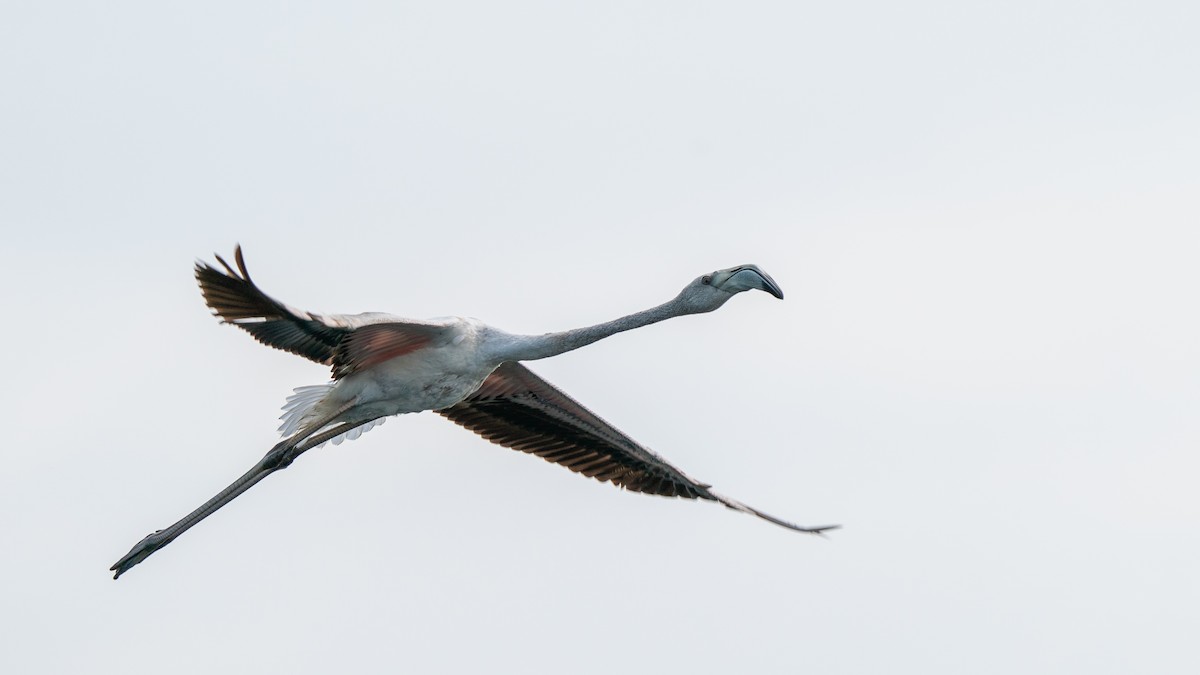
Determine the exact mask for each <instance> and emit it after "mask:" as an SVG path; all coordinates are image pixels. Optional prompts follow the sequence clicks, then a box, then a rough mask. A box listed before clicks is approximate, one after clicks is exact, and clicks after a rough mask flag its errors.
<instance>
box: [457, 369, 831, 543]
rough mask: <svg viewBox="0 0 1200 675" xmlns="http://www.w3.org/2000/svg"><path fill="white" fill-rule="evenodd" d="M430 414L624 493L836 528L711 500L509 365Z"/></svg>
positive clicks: (706, 490)
mask: <svg viewBox="0 0 1200 675" xmlns="http://www.w3.org/2000/svg"><path fill="white" fill-rule="evenodd" d="M437 412H438V413H439V414H441V415H443V416H445V417H446V418H448V419H449V420H450V421H452V422H454V423H455V424H458V425H460V426H463V427H465V428H467V429H469V430H471V431H473V432H475V433H477V434H479V435H480V436H482V437H484V438H485V439H487V440H489V441H491V442H493V443H496V444H498V445H502V446H504V447H506V448H512V449H514V450H520V451H521V452H527V453H530V454H533V455H537V456H539V457H541V458H542V459H545V460H547V461H550V462H554V463H555V464H561V465H562V466H565V467H567V468H568V469H570V470H571V471H574V472H576V473H581V474H583V475H585V476H588V477H590V478H595V479H596V480H599V481H608V482H611V483H613V484H614V485H618V486H620V487H623V488H625V489H627V490H632V491H634V492H645V493H649V494H656V495H664V496H668V497H683V498H685V499H708V500H712V501H715V502H720V503H721V504H724V505H725V506H728V507H729V508H731V509H736V510H738V511H742V512H745V513H750V514H753V515H756V516H758V517H760V518H764V519H766V520H769V521H771V522H772V523H775V524H777V525H782V526H783V527H787V528H790V529H793V530H799V531H801V532H814V533H819V532H821V531H823V530H828V529H833V527H836V526H829V527H818V528H807V527H800V526H799V525H795V524H792V523H789V522H787V521H784V520H780V519H778V518H775V517H773V516H770V515H768V514H765V513H763V512H761V511H758V510H756V509H753V508H750V507H749V506H746V505H745V504H742V503H741V502H738V501H735V500H732V499H729V498H727V497H724V496H722V495H719V494H717V493H715V492H713V491H712V490H711V489H710V487H711V486H709V485H707V484H705V483H701V482H699V481H697V480H695V479H693V478H691V477H690V476H688V475H687V474H685V473H684V472H683V471H680V470H679V469H677V468H676V467H674V466H672V465H671V464H670V463H668V462H667V461H666V460H665V459H663V458H662V457H659V456H658V455H657V454H655V453H654V452H652V451H651V450H650V449H649V448H646V447H645V446H642V445H640V444H639V443H638V442H637V441H634V440H633V439H632V438H630V437H628V436H626V435H625V434H623V433H621V432H620V431H618V430H617V429H616V428H614V427H613V426H612V425H610V424H609V423H607V422H605V421H604V420H602V419H600V418H599V417H598V416H596V415H595V414H593V413H592V412H591V411H590V410H588V409H587V408H585V407H583V406H582V405H580V404H579V403H577V402H576V401H575V400H573V399H572V398H570V397H569V396H567V395H566V394H564V393H562V392H561V391H559V390H558V389H557V388H555V387H554V386H553V385H551V384H550V383H548V382H546V381H545V380H543V379H542V378H540V377H538V376H537V375H534V374H533V373H532V372H530V370H529V369H528V368H526V367H525V366H523V365H521V364H519V363H516V362H511V361H510V362H508V363H504V364H503V365H501V366H500V367H499V368H497V369H496V370H495V371H494V372H493V373H492V374H491V375H490V376H488V378H487V379H486V380H485V381H484V383H483V384H482V385H481V386H480V387H479V389H478V390H476V391H475V393H473V394H471V395H470V396H468V397H467V398H466V399H464V400H463V401H461V402H460V403H458V404H456V405H453V406H451V407H449V408H445V409H442V410H439V411H437Z"/></svg>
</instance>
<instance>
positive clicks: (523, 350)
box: [497, 296, 695, 361]
mask: <svg viewBox="0 0 1200 675" xmlns="http://www.w3.org/2000/svg"><path fill="white" fill-rule="evenodd" d="M694 312H695V310H689V309H688V308H687V307H686V306H685V304H684V303H683V302H682V296H680V297H676V298H675V299H674V300H671V301H670V302H665V303H663V304H661V305H659V306H657V307H651V308H650V309H647V310H644V311H641V312H636V313H634V314H630V315H629V316H623V317H621V318H619V319H614V320H612V321H606V322H604V323H599V324H596V325H595V326H588V327H587V328H576V329H573V330H566V331H561V332H558V333H546V334H544V335H511V336H506V337H507V338H508V339H506V340H503V342H502V344H500V345H499V349H498V350H497V355H498V358H499V360H501V361H533V360H535V359H544V358H547V357H550V356H557V355H558V354H563V353H565V352H569V351H571V350H573V349H579V348H580V347H583V346H585V345H590V344H592V343H593V342H595V341H597V340H602V339H604V338H606V337H608V336H610V335H616V334H617V333H621V332H624V331H627V330H633V329H634V328H641V327H642V326H649V325H650V324H652V323H658V322H659V321H662V320H664V319H670V318H672V317H676V316H682V315H684V314H692V313H694Z"/></svg>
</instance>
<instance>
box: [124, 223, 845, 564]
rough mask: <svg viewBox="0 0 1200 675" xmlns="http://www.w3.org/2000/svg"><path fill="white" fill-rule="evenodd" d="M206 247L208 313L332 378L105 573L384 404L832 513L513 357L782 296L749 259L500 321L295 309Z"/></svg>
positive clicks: (518, 442) (671, 488) (644, 472)
mask: <svg viewBox="0 0 1200 675" xmlns="http://www.w3.org/2000/svg"><path fill="white" fill-rule="evenodd" d="M216 259H217V262H218V263H220V265H221V267H223V268H224V271H222V270H219V269H217V268H216V267H213V266H211V265H209V264H207V263H203V262H197V263H196V280H197V281H198V282H199V284H200V290H201V292H202V293H203V294H204V300H205V302H207V303H208V306H209V307H210V308H211V309H212V310H213V313H214V314H215V315H216V316H218V317H220V318H221V319H222V320H223V322H224V323H231V324H233V325H235V326H237V327H238V328H241V329H243V330H245V331H247V332H248V333H250V334H251V335H252V336H254V339H256V340H258V341H259V342H261V343H263V344H265V345H267V346H270V347H274V348H276V349H282V350H284V351H288V352H291V353H293V354H297V355H299V356H303V357H305V358H307V359H311V360H313V361H316V362H317V363H322V364H325V365H328V366H331V367H332V368H333V378H334V379H333V381H332V382H330V383H328V384H323V385H316V386H309V387H300V388H298V389H296V391H295V393H294V394H293V395H292V396H290V397H288V402H287V404H286V405H285V406H284V415H283V417H282V418H281V419H282V420H283V425H282V426H281V427H280V431H281V432H282V433H283V435H284V439H283V440H282V441H280V442H279V443H278V444H276V445H275V447H273V448H271V450H270V451H269V452H267V454H266V455H265V456H264V457H263V458H262V459H261V460H260V461H259V462H258V463H257V464H255V465H254V467H253V468H251V469H250V470H249V471H247V472H246V473H245V474H244V475H243V476H242V477H241V478H239V479H237V480H236V481H234V482H233V484H231V485H230V486H229V487H227V488H225V489H224V490H222V491H221V492H220V493H219V494H217V495H216V496H215V497H213V498H212V499H210V500H208V501H207V502H205V503H204V504H203V505H202V506H200V507H199V508H197V509H196V510H195V511H192V512H191V513H189V514H188V515H187V516H185V517H184V518H183V519H182V520H180V521H179V522H177V523H175V524H174V525H171V526H170V527H168V528H166V529H165V530H158V531H156V532H154V533H153V534H150V535H149V536H147V537H146V538H144V539H142V540H141V541H140V542H138V543H137V544H136V545H134V547H133V548H132V549H131V550H130V551H129V553H127V554H126V555H125V556H124V557H123V558H121V559H120V560H118V561H117V562H116V564H114V565H113V566H112V567H111V568H110V569H111V570H114V571H115V572H116V573H115V574H114V575H113V578H114V579H116V578H118V577H120V576H121V575H122V574H124V573H125V572H127V571H128V570H129V569H130V568H131V567H133V566H134V565H137V564H138V563H140V562H141V561H143V560H145V559H146V558H147V557H148V556H150V554H152V553H154V552H155V551H157V550H158V549H160V548H162V547H164V546H166V545H167V544H169V543H171V542H172V541H173V540H174V539H175V538H176V537H178V536H179V535H180V534H182V533H183V532H185V531H186V530H187V529H188V528H190V527H192V526H193V525H195V524H196V523H198V522H200V521H201V520H203V519H204V518H206V517H208V516H209V515H211V514H212V513H213V512H214V511H216V510H217V509H219V508H221V507H222V506H224V505H225V504H227V503H229V502H230V501H232V500H233V499H234V498H236V497H237V496H238V495H240V494H242V493H243V492H245V491H246V490H248V489H250V487H252V486H253V485H254V484H255V483H257V482H258V481H260V480H262V479H263V478H266V477H267V476H269V475H270V474H272V473H274V472H276V471H278V470H280V469H284V468H286V467H288V466H289V465H290V464H291V463H292V462H293V461H294V460H295V459H296V458H297V457H299V456H300V455H301V454H302V453H304V452H305V451H307V450H310V449H312V448H315V447H318V446H320V445H323V444H324V443H327V442H330V441H332V442H333V443H334V444H338V443H340V442H341V441H342V440H353V439H355V438H357V437H358V436H359V435H360V434H361V433H363V432H364V431H366V430H368V429H370V428H371V427H373V426H376V425H378V424H381V423H383V421H384V419H385V418H387V417H390V416H392V415H399V414H401V413H412V412H420V411H423V410H433V411H436V412H437V413H438V414H440V415H442V416H444V417H446V418H448V419H449V420H450V421H452V422H454V423H456V424H459V425H461V426H463V427H465V428H467V429H470V430H471V431H473V432H475V433H477V434H479V435H480V436H482V437H483V438H486V439H487V440H489V441H491V442H493V443H497V444H499V445H502V446H504V447H508V448H513V449H514V450H520V451H522V452H527V453H530V454H534V455H538V456H540V457H542V458H543V459H546V460H548V461H551V462H554V463H556V464H561V465H563V466H565V467H567V468H568V469H570V470H571V471H574V472H576V473H581V474H583V475H585V476H588V477H591V478H595V479H596V480H599V481H602V482H603V481H608V482H611V483H613V484H614V485H618V486H620V487H623V488H625V489H626V490H632V491H634V492H645V493H649V494H656V495H664V496H668V497H683V498H685V499H707V500H711V501H716V502H719V503H721V504H724V505H725V506H727V507H729V508H731V509H735V510H738V511H742V512H745V513H749V514H753V515H755V516H758V517H759V518H763V519H765V520H768V521H770V522H772V523H775V524H776V525H781V526H783V527H786V528H789V529H792V530H797V531H800V532H809V533H813V534H821V533H822V532H825V531H827V530H832V529H834V528H836V527H838V526H837V525H827V526H822V527H801V526H799V525H795V524H793V523H789V522H787V521H785V520H780V519H778V518H775V517H774V516H771V515H768V514H766V513H763V512H762V511H759V510H757V509H754V508H751V507H749V506H746V505H745V504H742V503H741V502H738V501H735V500H733V499H730V498H728V497H725V496H723V495H720V494H717V493H716V492H713V491H712V489H711V487H710V486H709V485H708V484H706V483H701V482H699V481H697V480H695V479H693V478H691V477H689V476H688V475H687V474H685V473H684V472H682V471H680V470H679V469H677V468H675V467H674V466H672V465H671V464H669V463H668V462H667V461H666V460H664V459H663V458H661V457H659V456H658V455H657V454H655V453H654V452H652V451H651V450H650V449H649V448H646V447H644V446H642V445H640V444H638V443H637V442H636V441H634V440H633V439H631V438H629V437H628V436H626V435H625V434H623V433H621V432H620V431H618V430H617V429H615V428H613V427H612V426H611V425H609V424H608V423H607V422H605V421H604V420H602V419H600V418H599V417H597V416H596V415H594V414H593V413H592V412H591V411H589V410H588V409H587V408H584V407H583V406H582V405H580V404H578V403H576V402H575V401H574V400H572V399H571V398H570V397H568V396H567V395H566V394H564V393H562V392H561V391H559V390H558V389H556V388H555V387H554V386H552V385H551V384H549V383H547V382H546V381H545V380H543V379H542V378H540V377H538V376H537V375H534V374H533V373H532V372H530V370H529V369H528V368H526V367H525V366H523V365H521V363H520V362H521V361H532V360H535V359H544V358H546V357H549V356H555V355H558V354H562V353H564V352H569V351H571V350H573V349H579V348H580V347H583V346H585V345H588V344H591V343H593V342H595V341H597V340H600V339H603V338H606V337H608V336H610V335H615V334H616V333H620V332H623V331H627V330H632V329H634V328H640V327H642V326H647V325H650V324H652V323H656V322H659V321H662V320H664V319H670V318H672V317H677V316H684V315H687V314H700V313H704V312H711V311H713V310H715V309H717V308H718V307H720V306H721V305H723V304H725V302H726V301H727V300H729V299H730V298H732V297H733V296H734V295H736V294H738V293H741V292H742V291H747V290H751V289H758V290H762V291H766V292H767V293H770V294H771V295H773V296H775V297H777V298H780V299H782V298H783V291H781V290H780V289H779V286H778V285H777V284H776V283H775V281H774V280H773V279H771V277H770V276H768V275H767V273H766V272H763V271H762V270H760V269H759V268H758V267H756V266H755V265H739V266H737V267H731V268H729V269H723V270H717V271H716V272H712V273H710V274H705V275H704V276H701V277H698V278H697V279H695V280H693V281H692V282H691V283H690V284H688V285H687V286H686V287H685V288H684V289H683V291H682V292H680V293H679V295H677V296H676V297H675V298H674V299H673V300H670V301H668V302H666V303H664V304H661V305H659V306H657V307H652V308H650V309H647V310H645V311H641V312H636V313H634V314H630V315H629V316H625V317H622V318H619V319H616V320H613V321H609V322H607V323H601V324H597V325H595V326H589V327H587V328H577V329H574V330H568V331H562V332H559V333H546V334H543V335H513V334H510V333H506V332H504V331H502V330H499V329H497V328H493V327H491V326H488V325H486V324H484V323H482V322H480V321H478V320H476V319H468V318H460V317H449V318H438V319H429V320H425V321H421V320H413V319H405V318H401V317H397V316H392V315H390V314H382V313H366V314H355V315H321V314H313V313H311V312H305V311H302V310H298V309H294V308H292V307H288V306H287V305H285V304H283V303H281V302H278V301H277V300H274V299H273V298H271V297H270V296H268V295H266V294H265V293H263V292H262V291H261V290H259V288H258V286H257V285H256V284H255V283H254V281H252V280H251V279H250V274H249V273H248V272H247V271H246V263H245V260H244V259H243V258H242V249H241V246H238V247H237V249H236V250H235V252H234V261H235V262H236V263H237V270H234V269H233V267H231V266H230V265H229V264H228V263H226V262H225V260H224V259H222V258H221V256H216Z"/></svg>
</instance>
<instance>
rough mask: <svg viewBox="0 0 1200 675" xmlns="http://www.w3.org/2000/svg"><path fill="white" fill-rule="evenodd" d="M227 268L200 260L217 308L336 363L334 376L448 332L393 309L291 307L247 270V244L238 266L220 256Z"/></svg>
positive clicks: (227, 318)
mask: <svg viewBox="0 0 1200 675" xmlns="http://www.w3.org/2000/svg"><path fill="white" fill-rule="evenodd" d="M216 258H217V262H218V263H220V264H221V267H223V268H225V269H224V271H222V270H219V269H217V268H216V267H213V266H212V265H209V264H208V263H205V262H197V263H196V281H197V282H198V283H199V284H200V292H201V293H203V295H204V301H205V303H207V304H208V306H209V308H211V309H212V311H213V313H214V314H216V315H217V316H218V317H220V318H221V319H222V320H223V321H224V322H225V323H230V324H233V325H235V326H237V327H238V328H241V329H242V330H244V331H246V332H247V333H250V334H251V335H252V336H254V339H255V340H258V341H259V342H261V343H263V344H265V345H267V346H268V347H274V348H276V349H282V350H283V351H285V352H291V353H292V354H296V355H299V356H303V357H304V358H306V359H309V360H311V361H316V362H317V363H321V364H325V365H328V366H332V368H333V376H334V378H341V377H345V376H346V375H349V374H350V373H353V372H355V371H357V370H362V369H364V368H369V367H371V366H373V365H376V364H379V363H382V362H383V361H387V360H388V359H392V358H395V357H397V356H402V355H404V354H407V353H410V352H413V351H416V350H418V349H421V348H422V347H426V346H428V345H430V344H431V343H432V342H433V341H434V340H436V339H438V338H445V337H446V333H447V330H448V326H447V325H443V324H438V323H434V322H420V321H412V320H407V319H400V318H399V317H393V316H391V315H389V314H379V313H369V314H357V315H352V316H341V315H333V316H324V315H321V314H313V313H311V312H305V311H304V310H300V309H296V308H294V307H289V306H287V305H285V304H283V303H282V302H279V301H278V300H276V299H274V298H272V297H271V296H269V295H267V294H266V293H263V292H262V290H261V289H259V287H258V285H257V284H255V283H254V281H253V280H252V279H251V278H250V273H249V272H247V271H246V261H245V260H244V259H243V258H242V247H241V246H240V245H239V246H238V247H237V249H235V250H234V254H233V259H234V262H235V263H236V264H237V269H236V270H235V269H234V268H233V267H231V266H230V265H229V263H227V262H225V259H224V258H222V257H221V256H219V255H218V256H216Z"/></svg>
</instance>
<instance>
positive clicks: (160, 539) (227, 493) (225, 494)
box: [109, 420, 369, 579]
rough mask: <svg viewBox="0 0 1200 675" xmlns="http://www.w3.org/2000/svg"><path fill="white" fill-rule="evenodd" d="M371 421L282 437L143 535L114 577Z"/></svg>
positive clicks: (116, 566) (117, 565)
mask: <svg viewBox="0 0 1200 675" xmlns="http://www.w3.org/2000/svg"><path fill="white" fill-rule="evenodd" d="M367 421H369V420H367ZM367 421H363V422H345V423H342V424H339V425H337V426H335V427H333V428H332V429H329V430H328V431H323V432H321V433H319V434H316V435H314V436H310V437H309V438H307V439H300V440H297V439H295V438H287V439H284V440H282V441H280V442H279V443H277V444H276V445H275V447H273V448H271V449H270V450H269V451H268V452H267V454H266V455H263V458H262V459H260V460H259V461H258V463H257V464H255V465H254V466H253V467H251V468H250V470H249V471H247V472H246V473H244V474H242V477H241V478H238V479H237V480H235V481H234V482H233V483H231V484H230V485H229V487H227V488H225V489H224V490H221V491H220V492H219V493H217V495H216V496H214V497H213V498H212V499H210V500H208V501H206V502H204V504H202V505H200V507H199V508H197V509H196V510H195V511H192V512H191V513H189V514H187V515H186V516H184V517H183V518H181V519H180V520H179V521H178V522H176V523H175V524H174V525H171V526H170V527H168V528H166V529H165V530H158V531H156V532H153V533H151V534H149V535H147V536H146V538H144V539H142V540H141V541H139V542H138V543H137V544H134V546H133V548H132V549H130V550H129V553H126V554H125V556H124V557H122V558H121V559H120V560H118V561H117V562H116V563H114V564H113V566H112V567H110V568H109V569H110V570H113V571H114V572H115V574H113V578H114V579H117V578H119V577H120V576H121V575H122V574H124V573H125V572H128V571H129V569H130V568H131V567H133V566H134V565H136V564H138V563H140V562H142V561H143V560H145V559H146V558H148V557H150V555H151V554H152V553H154V552H155V551H157V550H158V549H160V548H162V547H164V546H166V545H167V544H169V543H171V542H172V541H174V540H175V538H176V537H178V536H179V535H181V534H183V533H184V532H186V531H187V530H188V528H190V527H192V526H193V525H195V524H196V523H198V522H200V521H201V520H204V519H205V518H207V517H209V516H210V515H212V514H213V513H215V512H216V511H217V509H219V508H221V507H222V506H225V505H226V504H228V503H229V502H231V501H233V500H234V499H236V498H237V496H238V495H240V494H242V493H243V492H245V491H246V490H249V489H250V488H252V487H254V485H255V484H256V483H258V481H260V480H262V479H264V478H266V477H267V476H269V475H271V474H272V473H275V472H276V471H279V470H280V469H286V468H287V467H288V466H289V465H291V463H292V462H293V461H295V459H296V458H297V457H299V456H300V455H302V454H304V453H305V452H306V451H308V450H310V449H312V448H314V447H316V446H318V445H320V444H322V443H324V442H325V441H328V440H329V439H331V438H333V437H335V436H338V435H340V434H344V433H346V432H347V431H350V430H351V429H353V428H355V427H358V426H362V425H363V424H366V422H367Z"/></svg>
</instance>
